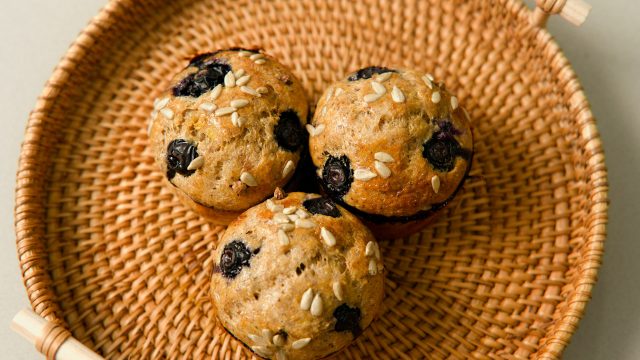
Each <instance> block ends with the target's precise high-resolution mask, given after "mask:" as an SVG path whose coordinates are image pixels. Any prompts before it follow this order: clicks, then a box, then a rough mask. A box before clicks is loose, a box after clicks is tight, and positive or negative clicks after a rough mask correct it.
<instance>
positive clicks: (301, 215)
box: [296, 209, 309, 219]
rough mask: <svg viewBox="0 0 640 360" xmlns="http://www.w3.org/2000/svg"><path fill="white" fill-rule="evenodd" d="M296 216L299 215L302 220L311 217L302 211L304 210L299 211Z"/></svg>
mask: <svg viewBox="0 0 640 360" xmlns="http://www.w3.org/2000/svg"><path fill="white" fill-rule="evenodd" d="M296 215H298V217H299V218H300V219H306V218H308V217H309V213H308V212H306V211H304V210H302V209H298V210H297V211H296Z"/></svg>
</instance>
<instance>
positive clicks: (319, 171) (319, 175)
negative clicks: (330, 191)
mask: <svg viewBox="0 0 640 360" xmlns="http://www.w3.org/2000/svg"><path fill="white" fill-rule="evenodd" d="M316 175H318V177H319V178H321V177H322V169H317V170H316Z"/></svg>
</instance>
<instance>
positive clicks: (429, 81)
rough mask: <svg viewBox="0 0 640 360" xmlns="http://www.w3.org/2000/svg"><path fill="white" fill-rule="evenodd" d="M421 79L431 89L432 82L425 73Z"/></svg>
mask: <svg viewBox="0 0 640 360" xmlns="http://www.w3.org/2000/svg"><path fill="white" fill-rule="evenodd" d="M422 81H424V83H425V84H427V86H428V87H429V89H433V82H432V81H431V79H429V78H428V77H427V76H426V75H425V76H423V77H422Z"/></svg>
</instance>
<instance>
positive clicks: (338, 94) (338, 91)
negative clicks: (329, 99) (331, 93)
mask: <svg viewBox="0 0 640 360" xmlns="http://www.w3.org/2000/svg"><path fill="white" fill-rule="evenodd" d="M343 92H344V90H342V88H337V89H336V92H335V95H336V96H340V94H342V93H343Z"/></svg>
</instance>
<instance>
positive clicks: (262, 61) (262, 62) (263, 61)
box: [254, 59, 267, 65]
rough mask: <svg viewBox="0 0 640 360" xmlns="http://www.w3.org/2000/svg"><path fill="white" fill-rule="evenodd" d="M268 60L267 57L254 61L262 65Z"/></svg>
mask: <svg viewBox="0 0 640 360" xmlns="http://www.w3.org/2000/svg"><path fill="white" fill-rule="evenodd" d="M266 62H267V60H265V59H258V60H256V61H254V63H255V64H257V65H262V64H264V63H266Z"/></svg>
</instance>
